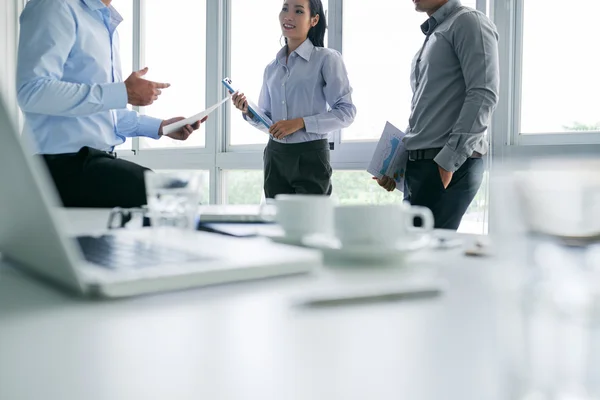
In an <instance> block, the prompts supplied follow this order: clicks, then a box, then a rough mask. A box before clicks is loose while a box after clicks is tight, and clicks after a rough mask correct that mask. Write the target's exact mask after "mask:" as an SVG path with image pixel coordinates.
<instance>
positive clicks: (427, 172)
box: [404, 158, 484, 230]
mask: <svg viewBox="0 0 600 400" xmlns="http://www.w3.org/2000/svg"><path fill="white" fill-rule="evenodd" d="M483 171H484V165H483V159H481V158H468V159H467V161H465V163H464V164H463V165H462V166H461V167H460V168H459V169H458V171H456V172H455V173H454V175H453V176H452V181H450V185H448V187H447V188H446V189H444V185H443V184H442V178H441V177H440V172H439V170H438V165H437V164H436V163H435V161H433V160H419V161H409V162H408V165H407V166H406V175H405V180H404V200H407V201H409V202H410V204H411V205H415V206H424V207H427V208H429V209H430V210H431V212H432V213H433V217H434V219H435V227H436V228H438V229H453V230H456V229H458V226H459V225H460V221H461V220H462V217H463V215H464V214H465V212H466V211H467V209H468V208H469V205H470V204H471V202H472V201H473V199H474V198H475V195H476V194H477V191H478V190H479V187H480V186H481V181H482V180H483Z"/></svg>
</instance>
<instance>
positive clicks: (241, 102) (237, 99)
mask: <svg viewBox="0 0 600 400" xmlns="http://www.w3.org/2000/svg"><path fill="white" fill-rule="evenodd" d="M231 101H232V102H233V105H234V106H235V108H237V109H238V110H240V111H241V112H243V113H244V115H249V112H248V100H246V96H245V95H244V93H238V92H235V93H234V94H233V95H232V96H231Z"/></svg>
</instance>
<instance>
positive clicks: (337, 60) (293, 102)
mask: <svg viewBox="0 0 600 400" xmlns="http://www.w3.org/2000/svg"><path fill="white" fill-rule="evenodd" d="M279 22H280V25H281V30H282V32H283V36H284V37H285V42H286V45H285V46H284V47H283V48H282V49H281V50H280V51H279V53H277V56H276V58H275V60H274V61H272V62H271V63H270V64H269V65H267V67H266V69H265V73H264V77H263V86H262V89H261V93H260V97H259V102H258V106H259V107H260V108H261V109H262V111H263V112H264V113H265V114H266V115H267V116H268V117H269V118H271V120H272V121H273V125H272V126H271V128H270V129H267V128H266V127H265V126H264V125H262V124H261V123H260V122H259V121H258V119H257V118H255V116H254V115H252V113H251V112H249V111H248V103H247V101H246V97H245V96H244V94H243V93H236V94H234V96H233V103H234V105H235V106H236V107H237V108H238V109H239V110H241V111H242V112H243V114H244V119H246V121H248V122H249V123H250V124H252V125H253V126H254V127H256V128H257V129H260V130H263V131H265V132H267V133H269V135H270V140H269V143H268V144H267V147H266V149H265V153H264V189H265V196H266V197H267V198H273V197H275V196H276V195H278V194H284V193H287V194H295V193H298V194H321V195H329V194H331V190H332V186H331V172H332V171H331V165H330V163H329V144H328V141H327V136H328V134H329V133H331V132H334V131H337V130H340V129H342V128H346V127H348V126H350V124H352V122H353V121H354V116H355V115H356V107H354V104H352V88H351V87H350V82H349V81H348V74H347V72H346V67H345V66H344V61H343V60H342V56H341V55H340V53H339V52H337V51H335V50H332V49H327V48H324V47H323V45H324V39H325V31H326V29H327V22H326V20H325V13H324V11H323V4H322V3H321V0H286V1H285V2H284V4H283V7H282V9H281V13H280V14H279Z"/></svg>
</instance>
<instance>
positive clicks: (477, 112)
mask: <svg viewBox="0 0 600 400" xmlns="http://www.w3.org/2000/svg"><path fill="white" fill-rule="evenodd" d="M456 26H457V29H456V31H455V34H454V50H455V52H456V55H457V57H458V60H459V62H460V66H461V68H462V72H463V76H464V80H465V86H466V98H465V102H464V104H463V106H462V109H461V112H460V115H459V117H458V120H457V121H456V123H455V124H454V126H453V128H452V132H451V133H450V137H449V139H448V141H447V142H446V144H445V146H444V147H443V148H442V150H441V151H440V152H439V153H438V155H437V156H436V158H435V162H436V163H437V164H438V165H439V166H441V167H442V168H444V169H445V170H447V171H450V172H454V171H456V170H458V169H459V168H460V166H461V165H462V164H463V163H464V162H465V161H466V159H467V158H469V157H470V156H471V155H472V154H473V151H475V148H476V146H477V145H478V144H479V142H480V141H481V139H482V137H483V135H484V134H485V131H486V130H487V128H488V125H489V121H490V118H491V115H492V113H493V111H494V109H495V108H496V105H497V103H498V93H499V82H500V72H499V60H498V33H497V31H496V28H495V27H494V25H493V23H492V22H491V21H489V20H488V19H487V18H485V17H484V16H483V15H482V14H480V13H478V12H470V13H466V14H464V15H462V16H460V17H459V18H458V19H457V21H456Z"/></svg>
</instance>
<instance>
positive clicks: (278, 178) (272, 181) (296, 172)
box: [264, 139, 332, 198]
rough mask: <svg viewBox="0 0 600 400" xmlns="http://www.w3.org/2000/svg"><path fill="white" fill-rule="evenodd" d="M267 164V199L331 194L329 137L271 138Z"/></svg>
mask: <svg viewBox="0 0 600 400" xmlns="http://www.w3.org/2000/svg"><path fill="white" fill-rule="evenodd" d="M264 164H265V170H264V173H265V179H264V189H265V197H267V198H274V197H275V196H276V195H278V194H322V195H330V194H331V191H332V186H331V173H332V169H331V165H330V163H329V143H328V142H327V140H326V139H324V140H314V141H311V142H304V143H293V144H287V143H279V142H276V141H274V140H269V143H268V144H267V147H266V148H265V153H264Z"/></svg>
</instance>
